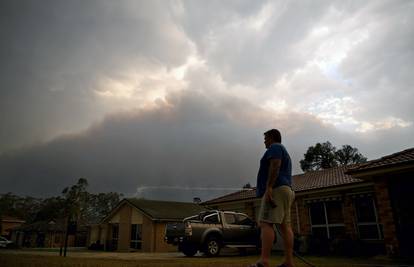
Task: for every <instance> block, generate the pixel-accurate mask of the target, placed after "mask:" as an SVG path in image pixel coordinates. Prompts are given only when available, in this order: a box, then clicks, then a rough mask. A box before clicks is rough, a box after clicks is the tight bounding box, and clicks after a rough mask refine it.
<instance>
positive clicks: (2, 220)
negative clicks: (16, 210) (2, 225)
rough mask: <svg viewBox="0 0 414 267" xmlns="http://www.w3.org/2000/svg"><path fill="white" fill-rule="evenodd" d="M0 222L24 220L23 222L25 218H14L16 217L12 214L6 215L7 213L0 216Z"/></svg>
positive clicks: (22, 221) (20, 221)
mask: <svg viewBox="0 0 414 267" xmlns="http://www.w3.org/2000/svg"><path fill="white" fill-rule="evenodd" d="M1 222H8V223H24V222H25V220H23V219H19V218H16V217H12V216H7V215H5V216H2V217H1Z"/></svg>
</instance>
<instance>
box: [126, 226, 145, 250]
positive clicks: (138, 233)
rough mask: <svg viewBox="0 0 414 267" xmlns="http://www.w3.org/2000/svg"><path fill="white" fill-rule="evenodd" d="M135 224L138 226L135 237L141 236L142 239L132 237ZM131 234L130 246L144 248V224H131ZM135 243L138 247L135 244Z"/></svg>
mask: <svg viewBox="0 0 414 267" xmlns="http://www.w3.org/2000/svg"><path fill="white" fill-rule="evenodd" d="M134 225H135V226H136V230H135V238H137V237H140V239H132V233H133V231H132V229H133V226H134ZM138 229H140V230H141V231H139V230H138ZM130 236H131V240H130V242H129V247H130V248H132V249H142V224H135V223H134V224H131V234H130ZM133 243H134V244H135V245H136V246H137V247H135V246H133Z"/></svg>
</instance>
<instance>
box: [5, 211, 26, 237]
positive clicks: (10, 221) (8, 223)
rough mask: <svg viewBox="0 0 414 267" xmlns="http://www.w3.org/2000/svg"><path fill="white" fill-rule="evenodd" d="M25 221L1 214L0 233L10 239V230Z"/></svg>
mask: <svg viewBox="0 0 414 267" xmlns="http://www.w3.org/2000/svg"><path fill="white" fill-rule="evenodd" d="M24 223H25V221H24V220H22V219H19V218H16V217H12V216H2V217H0V224H1V227H0V229H1V233H0V235H2V236H5V237H7V238H8V239H11V235H12V230H13V228H16V227H18V226H20V225H22V224H24Z"/></svg>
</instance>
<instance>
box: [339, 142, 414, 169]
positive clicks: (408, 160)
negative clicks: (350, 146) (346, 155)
mask: <svg viewBox="0 0 414 267" xmlns="http://www.w3.org/2000/svg"><path fill="white" fill-rule="evenodd" d="M406 164H410V165H412V164H414V148H409V149H406V150H403V151H400V152H397V153H394V154H391V155H387V156H384V157H382V158H379V159H376V160H370V161H368V162H365V163H362V164H360V165H358V166H355V167H352V168H349V170H348V171H347V173H348V174H356V173H362V172H365V171H372V170H377V169H381V168H384V167H387V168H389V167H394V166H401V165H406Z"/></svg>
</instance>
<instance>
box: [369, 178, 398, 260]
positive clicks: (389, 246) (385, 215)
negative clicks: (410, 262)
mask: <svg viewBox="0 0 414 267" xmlns="http://www.w3.org/2000/svg"><path fill="white" fill-rule="evenodd" d="M374 188H375V194H376V199H377V205H378V207H377V210H378V217H379V221H380V223H381V224H382V226H383V232H384V243H385V248H386V250H387V254H388V255H390V256H392V255H397V254H398V253H399V243H398V240H397V231H396V228H395V223H394V217H393V211H392V207H391V201H390V195H389V192H388V186H387V182H386V179H385V178H378V179H376V180H375V184H374Z"/></svg>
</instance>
